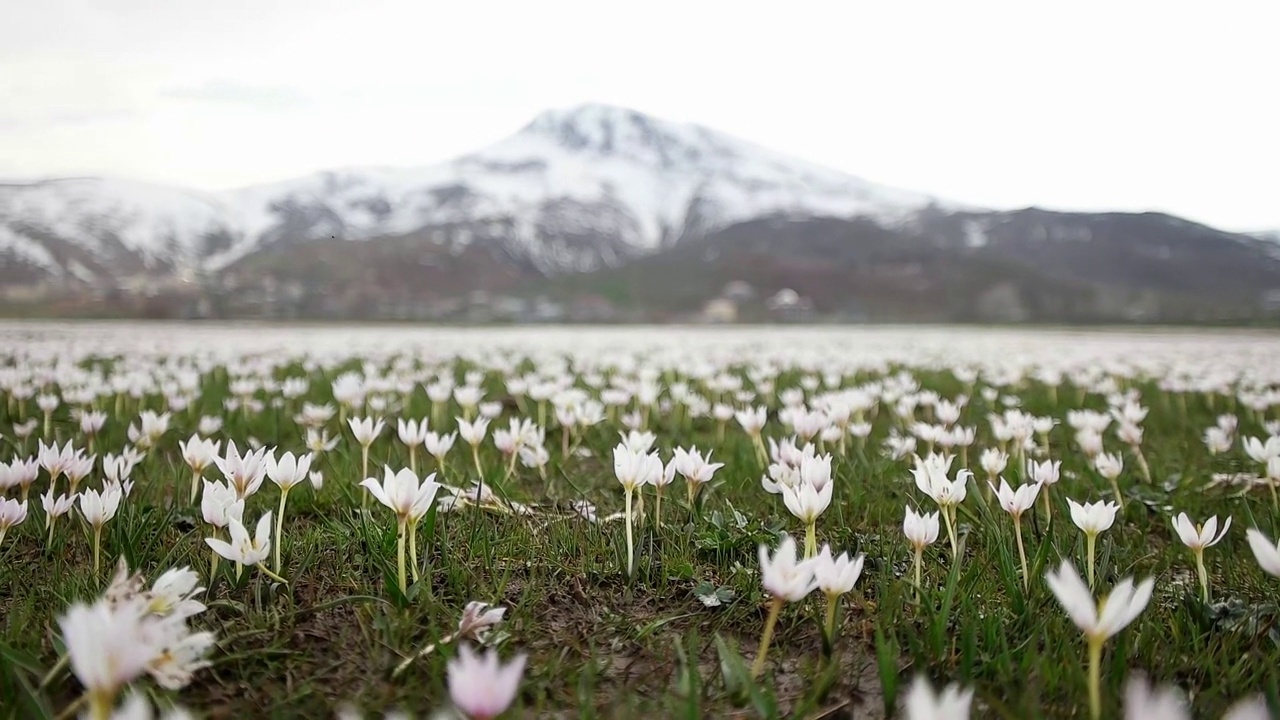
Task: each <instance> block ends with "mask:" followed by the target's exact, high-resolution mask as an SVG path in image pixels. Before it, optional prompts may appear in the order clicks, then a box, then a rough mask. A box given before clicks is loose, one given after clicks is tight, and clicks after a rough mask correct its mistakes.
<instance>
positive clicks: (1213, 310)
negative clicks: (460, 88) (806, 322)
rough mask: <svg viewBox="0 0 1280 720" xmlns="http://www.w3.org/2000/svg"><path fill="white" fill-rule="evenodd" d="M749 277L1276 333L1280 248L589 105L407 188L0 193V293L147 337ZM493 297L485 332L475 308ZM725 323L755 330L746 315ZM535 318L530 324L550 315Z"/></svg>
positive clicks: (398, 174) (803, 290)
mask: <svg viewBox="0 0 1280 720" xmlns="http://www.w3.org/2000/svg"><path fill="white" fill-rule="evenodd" d="M675 277H679V278H682V280H681V284H680V285H679V286H673V285H672V284H671V282H670V278H675ZM747 278H750V283H749V284H751V285H752V286H753V287H755V288H756V289H757V290H758V291H759V292H760V293H762V294H764V295H769V296H772V294H774V293H777V292H782V291H786V293H784V295H785V296H786V297H788V298H790V297H792V296H793V295H794V296H797V297H803V298H805V300H806V303H805V307H806V308H808V310H806V311H805V312H806V313H811V315H805V316H806V317H809V316H830V317H845V318H849V317H875V318H881V319H889V320H892V319H895V318H906V319H930V318H932V319H939V320H968V319H995V320H1001V321H1005V320H1007V321H1023V320H1046V321H1053V320H1056V319H1062V320H1071V321H1082V322H1095V321H1104V322H1105V321H1110V320H1122V321H1129V320H1140V319H1148V320H1151V319H1154V320H1159V321H1177V320H1179V319H1187V320H1190V321H1215V322H1216V321H1222V320H1224V319H1225V320H1231V319H1236V320H1248V321H1252V320H1256V319H1258V318H1265V317H1273V316H1276V315H1278V314H1280V244H1278V243H1276V242H1274V241H1272V240H1270V239H1269V238H1268V236H1267V234H1266V233H1255V234H1242V233H1231V232H1226V231H1222V230H1217V229H1215V228H1212V227H1209V226H1207V225H1203V224H1200V223H1195V222H1192V221H1189V220H1186V219H1183V218H1179V217H1177V216H1174V215H1168V214H1163V213H1124V212H1097V213H1082V212H1068V211H1057V210H1049V209H1044V208H1041V207H1029V208H1021V209H1015V210H992V209H987V208H981V207H974V206H971V205H966V204H962V203H957V202H952V201H948V200H944V199H941V198H938V197H936V196H933V195H930V194H926V193H919V192H913V191H910V190H903V189H900V188H894V187H890V186H886V185H880V184H877V183H874V182H871V181H868V180H865V179H863V178H860V177H858V176H856V175H852V174H849V173H844V172H841V171H838V170H833V169H831V168H827V167H823V166H821V165H818V164H814V163H810V162H805V161H801V160H796V159H793V158H789V157H787V156H785V155H783V154H780V153H777V152H775V151H773V150H770V149H768V148H764V147H761V146H759V145H757V144H754V143H751V142H749V141H746V140H742V139H739V138H736V137H733V136H731V135H727V134H723V133H718V132H716V131H714V130H711V129H709V128H705V127H702V126H698V125H693V124H688V123H675V122H670V121H666V120H661V119H658V118H653V117H650V116H648V115H644V114H643V113H639V112H637V111H634V110H629V109H626V108H618V107H613V106H605V105H591V104H588V105H580V106H575V107H572V108H567V109H560V110H550V111H547V112H544V113H542V114H540V115H538V116H537V117H535V118H534V119H533V120H531V121H530V122H528V123H526V124H525V125H524V126H523V127H521V128H520V129H519V130H518V131H516V132H515V133H514V134H512V135H510V136H508V137H506V138H504V139H502V140H500V141H498V142H496V143H493V144H491V145H488V146H486V147H483V148H480V149H478V150H475V151H473V152H469V153H464V154H462V155H459V156H457V157H454V158H452V159H450V160H447V161H445V162H442V163H437V164H434V165H429V166H422V167H358V168H346V169H338V170H327V171H321V172H317V173H311V174H308V175H304V176H300V177H296V178H292V179H289V180H284V181H280V182H275V183H260V184H256V185H251V186H248V187H244V188H238V189H233V190H228V191H222V192H216V193H209V192H204V191H199V190H191V189H187V188H176V187H171V186H165V185H158V184H153V183H145V182H137V181H131V180H121V179H95V178H52V179H45V180H41V181H35V182H31V183H25V184H24V183H18V184H13V183H9V184H4V183H0V294H2V296H3V298H5V299H7V300H8V301H10V303H14V302H19V303H21V302H25V303H28V304H30V303H40V302H45V303H48V302H52V301H57V302H66V303H68V305H67V306H68V307H69V308H72V309H71V310H68V312H72V313H74V312H82V311H84V308H85V307H87V305H86V303H90V304H91V303H94V302H97V303H105V304H107V305H108V306H110V305H112V304H115V305H119V306H120V307H125V308H132V309H128V310H125V312H142V313H144V314H155V313H160V314H164V313H170V314H172V313H181V314H188V315H199V316H258V315H269V314H272V313H283V314H285V315H287V316H298V317H303V316H313V315H314V316H323V317H334V318H340V317H421V318H432V319H442V318H444V319H447V318H460V317H479V318H482V319H483V318H486V317H493V316H497V317H525V316H526V314H523V313H524V311H520V310H518V309H516V308H517V306H519V305H520V303H521V302H526V301H527V302H540V301H538V300H537V298H544V297H554V298H558V300H557V302H562V303H566V304H568V305H569V306H572V304H573V303H575V302H579V303H580V304H583V303H585V309H583V310H582V311H581V313H580V315H581V316H582V317H590V318H595V319H608V318H613V319H617V318H631V317H640V318H643V317H663V318H672V317H675V318H683V319H687V318H690V317H694V316H697V315H698V314H699V313H701V312H702V311H703V310H704V309H705V308H704V306H705V305H707V304H708V303H714V302H715V301H718V300H727V298H723V297H718V295H719V294H720V293H721V291H722V289H723V287H721V286H725V287H727V286H728V285H731V284H733V283H734V282H736V281H744V282H745V279H747ZM703 279H705V280H706V281H702V280H703ZM712 279H714V282H711V280H712ZM654 289H661V292H658V293H655V292H654V291H653V290H654ZM574 293H577V294H576V295H575V294H574ZM1073 295H1075V296H1078V297H1073ZM164 298H171V300H166V299H164ZM495 298H496V302H497V303H498V304H499V305H500V306H502V308H503V309H500V310H497V311H495V310H494V309H493V308H492V307H489V306H488V304H489V303H490V302H494V301H495V300H494V299H495ZM522 298H523V299H522ZM610 298H612V300H611V299H610ZM733 302H736V301H733ZM753 302H754V305H753V304H752V303H753ZM628 303H630V304H631V305H630V306H628ZM141 306H145V307H146V308H147V309H146V310H138V308H139V307H141ZM741 306H742V308H743V312H744V313H746V314H747V315H750V314H751V313H756V317H759V318H766V319H767V316H768V313H767V312H765V309H762V308H764V306H763V305H761V304H760V302H758V301H748V302H745V303H741ZM477 307H478V308H480V310H479V311H478V313H477V311H476V308H477ZM539 307H541V308H542V309H541V310H539V311H537V312H536V313H533V315H532V316H536V317H539V318H546V317H550V316H553V315H555V313H553V312H551V311H550V310H548V309H547V306H539ZM716 307H718V308H719V309H720V311H722V312H721V314H724V313H723V311H724V309H725V307H726V304H725V303H723V302H722V303H720V304H719V305H717V306H716ZM735 307H737V305H735ZM175 308H179V309H175ZM565 312H566V313H570V311H565ZM762 313H763V314H762ZM930 313H932V315H930ZM796 314H797V313H794V312H791V311H790V310H789V311H788V317H791V316H794V315H796ZM801 314H803V313H801ZM813 314H816V315H813Z"/></svg>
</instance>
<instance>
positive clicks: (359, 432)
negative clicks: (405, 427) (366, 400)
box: [347, 417, 386, 448]
mask: <svg viewBox="0 0 1280 720" xmlns="http://www.w3.org/2000/svg"><path fill="white" fill-rule="evenodd" d="M347 426H348V427H350V428H351V435H352V437H354V438H355V439H356V443H357V444H359V445H360V447H363V448H367V447H369V446H370V445H372V444H373V441H374V440H377V439H378V436H379V435H381V434H382V429H383V428H384V427H386V423H384V422H383V421H382V419H381V418H376V419H375V418H368V417H366V418H357V417H353V418H348V419H347Z"/></svg>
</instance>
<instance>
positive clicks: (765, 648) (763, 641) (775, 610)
mask: <svg viewBox="0 0 1280 720" xmlns="http://www.w3.org/2000/svg"><path fill="white" fill-rule="evenodd" d="M781 612H782V598H774V599H773V602H772V603H771V604H770V605H769V617H768V619H766V620H765V621H764V634H763V635H761V636H760V649H759V650H757V651H756V661H755V662H754V663H752V664H751V677H752V678H758V677H760V673H762V672H764V662H765V658H766V657H768V655H769V643H770V642H772V641H773V627H774V626H775V625H777V624H778V614H779V613H781Z"/></svg>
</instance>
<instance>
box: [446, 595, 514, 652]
mask: <svg viewBox="0 0 1280 720" xmlns="http://www.w3.org/2000/svg"><path fill="white" fill-rule="evenodd" d="M506 614H507V609H506V608H504V607H489V603H487V602H481V601H479V600H472V601H471V602H469V603H467V606H466V607H464V608H463V609H462V619H460V620H459V621H458V631H457V632H456V633H454V637H456V638H470V639H472V640H475V641H476V642H479V643H483V642H484V639H485V636H486V635H488V634H489V631H490V630H491V629H493V628H495V627H497V626H498V624H499V623H501V622H502V619H503V617H504V616H506Z"/></svg>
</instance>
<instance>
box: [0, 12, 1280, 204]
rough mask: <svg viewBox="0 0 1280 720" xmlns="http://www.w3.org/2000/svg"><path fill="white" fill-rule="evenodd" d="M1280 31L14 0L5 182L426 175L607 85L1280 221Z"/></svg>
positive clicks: (816, 145) (811, 130) (1026, 183)
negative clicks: (397, 170) (413, 171)
mask: <svg viewBox="0 0 1280 720" xmlns="http://www.w3.org/2000/svg"><path fill="white" fill-rule="evenodd" d="M1174 6H1177V7H1174ZM1183 8H1185V9H1183ZM1277 27H1280V3H1277V2H1275V1H1274V0H1259V1H1257V2H1249V3H1244V2H1222V1H1218V2H1213V3H1192V2H1186V3H1179V2H1168V0H1165V1H1164V2H1152V3H1146V2H1137V1H1133V0H1129V1H1118V0H1109V1H1107V2H1088V1H1084V0H1077V1H1075V2H1069V3H1065V2H1064V3H1045V2H1033V1H1028V0H1018V1H1017V2H1008V3H1002V2H987V1H983V0H964V1H963V2H939V3H915V2H906V1H903V0H892V1H875V2H861V1H855V0H847V1H845V2H838V3H816V2H813V3H806V2H790V3H785V4H784V3H777V2H760V3H751V2H741V1H739V2H731V3H719V2H699V1H694V0H684V1H683V2H664V1H660V0H646V1H645V2H629V3H625V4H622V3H614V2H607V1H604V0H587V1H584V2H552V1H550V0H536V1H528V0H525V1H520V2H509V3H494V2H476V1H472V0H468V1H466V2H423V1H421V0H416V1H415V0H404V1H400V0H363V1H361V2H351V1H350V0H341V1H336V2H334V1H330V0H296V1H295V0H217V1H216V2H214V1H209V2H199V3H197V2H189V1H184V0H173V1H170V2H141V1H135V0H40V1H39V2H34V1H33V2H15V3H11V4H10V5H9V6H8V7H7V8H6V10H5V12H4V21H3V22H2V23H0V177H8V178H15V177H34V176H46V175H68V174H77V175H79V174H105V175H115V176H123V177H131V178H136V179H144V180H153V181H160V182H166V183H175V184H183V185H188V186H192V187H198V188H206V189H217V188H227V187H234V186H238V185H244V184H250V183H256V182H263V181H271V180H278V179H283V178H287V177H291V176H295V175H300V174H304V173H307V172H310V171H313V170H318V169H324V168H333V167H340V166H347V165H419V164H427V163H432V162H436V161H439V160H444V159H447V158H449V157H451V156H454V155H458V154H461V153H464V152H467V151H469V150H472V149H475V148H478V147H480V146H483V145H485V144H487V143H491V142H494V141H497V140H499V139H501V138H503V137H504V136H506V135H507V134H509V133H511V132H513V131H515V130H516V129H518V128H519V127H520V126H522V125H524V124H525V123H526V122H528V121H529V120H530V119H531V118H532V117H533V116H534V115H536V114H537V113H538V112H539V111H541V110H543V109H546V108H548V107H562V106H569V105H574V104H578V103H582V102H605V103H611V104H617V105H624V106H628V107H632V108H635V109H637V110H640V111H643V112H647V113H650V114H653V115H657V116H659V117H665V118H670V119H675V120H686V121H691V122H697V123H699V124H702V125H706V126H709V127H712V128H715V129H719V130H724V131H726V132H729V133H732V134H735V135H738V136H740V137H743V138H746V139H749V140H752V141H755V142H757V143H760V144H763V145H766V146H769V147H772V148H774V149H776V150H779V151H782V152H785V153H789V154H792V155H795V156H797V157H800V158H804V159H807V160H811V161H815V162H818V163H822V164H825V165H828V166H831V167H834V168H839V169H841V170H846V171H848V172H851V173H854V174H857V175H860V176H862V177H864V178H867V179H869V180H874V181H878V182H883V183H888V184H892V185H898V186H901V187H906V188H910V189H914V190H921V191H926V192H930V193H933V194H936V195H938V196H941V197H944V198H948V199H952V200H957V201H961V202H968V203H974V204H979V205H987V206H992V207H1017V206H1025V205H1030V204H1036V205H1040V206H1043V207H1051V208H1061V209H1104V208H1105V209H1124V210H1146V209H1154V210H1164V211H1168V212H1173V213H1177V214H1180V215H1184V216H1187V217H1190V218H1193V219H1196V220H1200V221H1203V222H1208V223H1211V224H1215V225H1218V226H1221V227H1225V228H1229V229H1262V228H1280V55H1278V54H1277V50H1276V41H1277V36H1276V34H1275V33H1276V28H1277Z"/></svg>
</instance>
